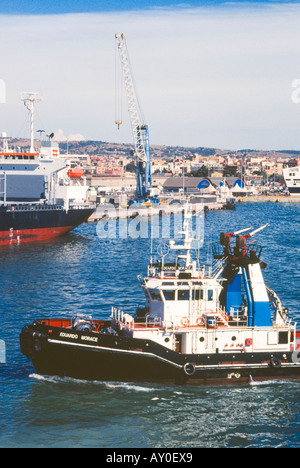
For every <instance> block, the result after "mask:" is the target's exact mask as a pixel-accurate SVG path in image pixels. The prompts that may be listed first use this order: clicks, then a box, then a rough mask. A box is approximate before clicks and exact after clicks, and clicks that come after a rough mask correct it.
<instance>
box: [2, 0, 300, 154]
mask: <svg viewBox="0 0 300 468" xmlns="http://www.w3.org/2000/svg"><path fill="white" fill-rule="evenodd" d="M299 25H300V3H299V2H296V1H290V2H288V1H268V2H267V1H266V2H260V1H257V2H251V1H247V2H246V1H230V2H225V1H217V0H215V1H194V0H192V1H189V2H180V3H179V2H178V3H176V2H171V1H168V0H156V1H155V3H154V2H151V3H150V2H143V1H142V0H140V1H139V2H137V1H135V0H124V1H122V2H121V1H110V2H107V1H106V2H102V1H94V0H86V1H81V0H75V1H70V0H67V1H64V2H56V1H48V0H46V1H43V2H42V1H41V2H40V1H33V0H23V1H22V0H21V1H18V2H8V1H6V2H3V1H2V0H0V58H1V64H2V67H1V70H2V71H1V73H0V132H6V133H7V134H8V135H9V136H13V137H25V136H29V131H30V126H29V119H28V112H27V110H26V109H25V107H24V105H23V103H22V101H21V96H22V93H23V92H27V91H32V92H38V93H40V95H41V96H42V101H41V102H39V103H38V104H36V118H35V129H36V130H38V129H43V130H45V132H46V133H47V134H50V133H52V132H55V134H56V136H60V137H61V139H64V138H69V139H70V140H71V139H82V138H84V139H87V140H101V141H106V142H117V143H122V142H124V143H132V142H133V137H132V134H131V126H130V121H129V116H128V112H127V103H126V100H125V93H124V96H123V106H122V108H123V110H122V116H121V118H122V121H123V124H122V125H121V127H120V129H119V130H118V128H117V126H116V125H115V120H116V119H118V118H120V115H119V114H118V115H117V114H116V95H117V94H118V93H117V92H116V82H119V81H120V77H119V73H120V65H119V58H118V55H117V46H116V40H115V33H124V34H125V36H126V41H127V46H128V51H129V55H130V62H131V65H132V69H133V74H134V80H135V83H136V89H137V92H138V96H139V100H140V103H141V107H142V110H143V115H144V116H145V119H146V121H145V122H143V123H147V124H148V125H149V133H150V144H153V145H171V146H189V147H197V146H205V147H214V148H222V149H232V150H237V149H265V150H284V149H286V150H300V131H299V129H300V102H299V101H300V99H298V98H299V96H300V92H299V90H300V60H299V58H300V27H299ZM3 89H5V99H3V92H4V91H3ZM3 101H5V102H3ZM37 136H38V135H37Z"/></svg>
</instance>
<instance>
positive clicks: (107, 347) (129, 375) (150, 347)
mask: <svg viewBox="0 0 300 468" xmlns="http://www.w3.org/2000/svg"><path fill="white" fill-rule="evenodd" d="M20 340H21V351H22V353H23V354H24V355H25V356H27V357H28V358H29V359H31V360H32V362H33V366H34V368H35V372H36V373H38V374H41V375H51V376H60V377H71V378H75V379H82V380H90V381H122V382H160V383H173V384H180V385H183V384H189V385H201V384H236V383H248V382H249V381H251V380H266V379H300V364H299V363H297V364H295V363H294V362H293V353H292V352H290V353H286V352H285V353H267V352H266V353H235V354H231V353H226V354H225V353H223V354H216V353H214V354H205V355H204V354H202V355H200V354H198V355H183V354H180V353H177V352H175V351H171V350H168V349H167V348H165V347H163V346H161V345H158V344H156V343H154V342H152V341H150V340H139V339H133V338H125V337H116V336H112V335H107V334H95V333H86V332H78V331H75V332H74V331H72V330H66V329H55V328H54V329H51V331H50V332H49V327H47V331H46V332H45V330H43V326H40V325H31V326H29V327H25V328H24V329H23V331H22V334H21V337H20ZM90 340H94V341H90Z"/></svg>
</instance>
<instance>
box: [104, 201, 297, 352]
mask: <svg viewBox="0 0 300 468" xmlns="http://www.w3.org/2000/svg"><path fill="white" fill-rule="evenodd" d="M191 218H192V213H191V212H190V208H189V205H188V204H187V205H186V207H185V215H184V222H183V229H182V231H181V232H180V234H181V235H182V237H183V238H182V240H181V241H180V242H179V243H176V242H175V241H174V240H171V241H170V242H169V244H168V246H166V245H164V246H162V249H160V250H161V252H160V253H162V256H161V260H159V261H156V262H153V260H152V261H151V263H150V265H149V267H148V275H147V277H145V278H139V279H140V284H141V287H142V289H143V291H144V294H145V297H146V305H145V308H140V309H138V310H137V313H136V317H133V316H131V315H129V314H124V313H123V312H122V311H120V310H118V309H115V308H113V313H112V321H113V323H115V326H116V329H118V332H119V330H120V327H121V330H122V333H123V334H124V335H127V336H130V337H133V338H140V339H150V340H152V341H154V342H156V343H158V344H160V345H163V346H165V347H167V348H169V349H171V350H173V351H177V352H179V353H183V354H205V353H207V354H209V353H224V352H225V353H226V352H235V353H245V352H253V351H261V352H263V351H270V350H277V351H278V350H279V351H285V350H286V351H288V350H290V349H291V347H293V343H294V337H295V336H296V334H295V329H296V324H294V325H292V324H291V323H290V322H289V321H288V319H287V314H286V311H285V310H284V309H283V307H282V305H281V302H280V300H279V299H278V297H277V296H276V294H275V293H274V292H273V291H272V290H271V289H269V288H268V287H267V286H266V284H265V282H264V278H263V274H262V267H264V266H265V265H264V264H262V263H261V262H260V259H259V254H258V253H257V252H256V251H254V250H249V249H248V246H247V239H249V238H251V237H252V236H253V235H255V234H257V233H258V232H260V231H261V230H262V229H265V228H266V227H267V225H265V226H262V227H261V228H259V229H257V230H255V231H253V232H251V233H248V234H245V233H246V232H248V231H250V230H251V229H252V228H250V229H244V230H241V231H238V232H234V233H229V234H225V233H222V234H221V251H219V252H216V253H215V263H214V264H213V266H212V267H210V268H206V267H205V266H203V267H202V266H201V265H200V262H199V260H193V259H192V246H193V242H194V239H193V237H191V235H190V221H191ZM232 238H234V239H236V245H235V246H234V247H232V246H231V241H232ZM174 252H177V254H176V255H175V259H174V255H173V260H172V262H168V261H167V260H168V257H169V256H170V257H172V254H174Z"/></svg>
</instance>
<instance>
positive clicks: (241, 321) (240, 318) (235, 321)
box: [229, 306, 248, 326]
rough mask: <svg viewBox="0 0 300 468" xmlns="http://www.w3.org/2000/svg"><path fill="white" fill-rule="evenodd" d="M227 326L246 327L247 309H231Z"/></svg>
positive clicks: (240, 307) (241, 307)
mask: <svg viewBox="0 0 300 468" xmlns="http://www.w3.org/2000/svg"><path fill="white" fill-rule="evenodd" d="M229 325H237V326H247V325H248V307H247V306H239V307H231V308H230V312H229Z"/></svg>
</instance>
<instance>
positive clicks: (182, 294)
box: [178, 289, 190, 301]
mask: <svg viewBox="0 0 300 468" xmlns="http://www.w3.org/2000/svg"><path fill="white" fill-rule="evenodd" d="M189 299H190V291H189V290H188V289H186V290H179V291H178V300H179V301H188V300H189Z"/></svg>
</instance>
